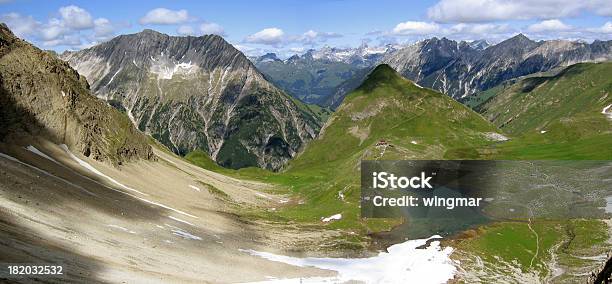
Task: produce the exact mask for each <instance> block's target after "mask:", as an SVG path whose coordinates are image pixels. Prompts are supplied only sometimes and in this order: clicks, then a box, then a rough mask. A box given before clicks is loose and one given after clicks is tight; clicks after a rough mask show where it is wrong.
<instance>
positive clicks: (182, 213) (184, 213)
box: [135, 196, 198, 219]
mask: <svg viewBox="0 0 612 284" xmlns="http://www.w3.org/2000/svg"><path fill="white" fill-rule="evenodd" d="M135 197H136V198H138V199H139V200H141V201H144V202H146V203H149V204H153V205H156V206H159V207H162V208H164V209H168V210H170V211H174V212H176V213H179V214H181V215H185V216H189V217H191V218H195V219H198V216H194V215H191V214H189V213H186V212H183V211H181V210H178V209H174V208H172V207H170V206H166V205H164V204H161V203H157V202H154V201H150V200H146V199H144V198H141V197H137V196H135Z"/></svg>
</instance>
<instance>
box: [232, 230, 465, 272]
mask: <svg viewBox="0 0 612 284" xmlns="http://www.w3.org/2000/svg"><path fill="white" fill-rule="evenodd" d="M439 238H441V237H440V236H432V237H431V238H429V239H418V240H410V241H407V242H404V243H401V244H396V245H393V246H390V247H389V248H387V251H388V252H380V253H379V254H378V255H377V256H374V257H368V258H316V257H307V258H298V257H290V256H284V255H277V254H272V253H268V252H259V251H254V250H240V251H242V252H246V253H248V254H250V255H253V256H258V257H261V258H264V259H267V260H270V261H275V262H281V263H286V264H290V265H294V266H299V267H316V268H319V269H325V270H333V271H336V272H338V275H337V276H335V277H323V278H317V279H316V280H314V279H312V280H313V281H312V282H311V283H326V282H327V283H345V282H348V281H360V282H365V283H446V282H447V281H449V280H451V279H453V277H454V275H455V273H456V272H457V268H456V265H457V263H456V262H455V261H453V260H451V259H450V255H451V254H452V252H453V248H451V247H446V248H441V247H440V242H439V241H437V240H436V241H431V239H439ZM428 241H431V242H430V244H429V246H428V247H427V248H425V249H418V247H421V246H424V245H426V244H427V242H428ZM308 279H309V278H306V279H278V280H271V281H269V282H263V283H309V282H299V281H301V280H308ZM308 281H309V280H308Z"/></svg>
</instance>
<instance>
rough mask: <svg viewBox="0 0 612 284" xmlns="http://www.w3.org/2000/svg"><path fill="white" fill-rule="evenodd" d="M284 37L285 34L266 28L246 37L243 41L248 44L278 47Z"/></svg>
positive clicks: (278, 30)
mask: <svg viewBox="0 0 612 284" xmlns="http://www.w3.org/2000/svg"><path fill="white" fill-rule="evenodd" d="M284 35H285V32H283V30H281V29H279V28H266V29H263V30H261V31H259V32H256V33H254V34H252V35H250V36H248V37H246V39H245V41H246V42H249V43H259V44H268V45H278V44H280V43H282V41H283V37H284Z"/></svg>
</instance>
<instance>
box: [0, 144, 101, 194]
mask: <svg viewBox="0 0 612 284" xmlns="http://www.w3.org/2000/svg"><path fill="white" fill-rule="evenodd" d="M0 157H2V158H5V159H8V160H10V161H13V162H17V163H19V164H22V165H24V166H26V167H28V168H31V169H33V170H35V171H37V172H39V173H42V174H44V175H46V176H50V177H53V178H56V179H58V180H61V181H63V182H65V183H67V184H69V185H72V186H74V187H76V188H78V189H80V190H82V191H84V192H86V193H87V194H89V195H92V196H96V197H97V196H98V195H96V194H95V193H93V192H91V191H89V190H87V189H85V188H83V187H82V186H80V185H78V184H75V183H73V182H70V181H68V180H66V179H63V178H61V177H58V176H56V175H54V174H51V173H50V172H47V171H45V170H43V169H40V168H38V167H35V166H32V165H30V164H28V163H24V162H22V161H20V160H19V159H17V158H14V157H11V156H9V155H7V154H4V153H0Z"/></svg>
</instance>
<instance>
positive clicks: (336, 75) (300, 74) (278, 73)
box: [257, 58, 361, 104]
mask: <svg viewBox="0 0 612 284" xmlns="http://www.w3.org/2000/svg"><path fill="white" fill-rule="evenodd" d="M298 60H300V62H298V63H296V64H300V65H301V66H302V68H295V67H294V66H292V65H293V64H294V63H291V62H289V63H284V62H282V61H271V62H262V63H259V64H257V68H258V69H259V70H261V71H262V72H263V73H264V74H266V78H268V79H270V80H273V81H274V84H275V85H277V86H279V87H280V88H281V89H283V90H285V91H286V92H287V93H289V94H292V95H293V96H295V97H296V98H298V99H300V100H302V101H305V102H308V103H319V104H320V103H322V102H323V101H324V100H325V99H326V98H328V97H329V96H331V95H332V94H333V93H334V91H335V90H336V88H337V87H338V86H339V85H340V84H342V83H343V82H345V81H347V80H349V79H351V78H353V77H354V76H355V75H357V74H358V73H359V72H360V71H361V69H359V68H358V67H355V66H353V65H351V64H347V63H342V62H329V61H325V60H313V59H306V58H302V59H298ZM272 78H273V79H272Z"/></svg>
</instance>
